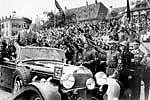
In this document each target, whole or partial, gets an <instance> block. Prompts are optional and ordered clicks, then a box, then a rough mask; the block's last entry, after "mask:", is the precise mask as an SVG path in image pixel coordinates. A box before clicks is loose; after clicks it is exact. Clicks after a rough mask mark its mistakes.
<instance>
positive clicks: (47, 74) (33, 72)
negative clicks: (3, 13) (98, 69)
mask: <svg viewBox="0 0 150 100" xmlns="http://www.w3.org/2000/svg"><path fill="white" fill-rule="evenodd" d="M14 44H15V47H16V55H17V56H16V59H15V60H13V61H11V60H4V61H2V62H1V65H0V75H1V76H0V85H1V86H2V87H6V88H9V89H11V90H12V92H13V93H14V94H16V95H17V94H19V92H20V91H21V90H22V88H24V87H25V90H26V89H28V86H31V85H32V86H33V85H34V86H35V87H36V88H38V87H40V88H41V90H40V88H38V90H40V92H42V91H43V93H47V95H48V94H50V95H52V96H53V97H51V96H48V97H50V98H53V99H55V100H57V97H59V96H54V95H56V94H57V93H59V95H61V100H64V99H67V100H69V99H70V100H73V99H83V100H90V99H91V98H92V93H91V91H90V90H92V89H94V87H95V81H94V79H93V78H92V77H93V75H92V72H91V71H90V70H89V69H87V68H85V67H83V66H74V65H70V64H65V63H64V62H65V53H64V51H63V50H60V49H56V48H49V47H33V46H19V45H18V44H17V43H14ZM41 82H46V84H44V83H41ZM47 83H48V84H47ZM55 87H57V89H56V88H55ZM32 88H33V87H32ZM32 88H29V91H28V92H27V93H25V94H26V95H27V96H25V97H29V98H27V100H30V99H31V100H32V99H33V98H34V99H33V100H39V99H38V98H39V96H40V95H39V96H35V95H32V93H33V91H34V90H35V89H32ZM44 91H46V92H44ZM54 91H55V93H54ZM34 92H35V91H34ZM20 93H21V92H20ZM33 94H34V93H33ZM47 95H46V96H47ZM30 96H31V97H30ZM33 96H34V97H33ZM42 96H45V95H42ZM48 97H47V98H48ZM55 97H56V98H55ZM23 100H26V99H23ZM43 100H44V99H43Z"/></svg>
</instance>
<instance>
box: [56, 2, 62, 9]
mask: <svg viewBox="0 0 150 100" xmlns="http://www.w3.org/2000/svg"><path fill="white" fill-rule="evenodd" d="M55 5H56V7H57V9H58V10H59V11H62V8H61V6H60V5H59V3H58V1H57V0H55Z"/></svg>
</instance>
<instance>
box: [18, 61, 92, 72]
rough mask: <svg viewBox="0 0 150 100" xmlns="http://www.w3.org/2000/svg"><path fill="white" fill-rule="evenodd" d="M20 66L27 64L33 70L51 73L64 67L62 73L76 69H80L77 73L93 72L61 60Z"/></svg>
mask: <svg viewBox="0 0 150 100" xmlns="http://www.w3.org/2000/svg"><path fill="white" fill-rule="evenodd" d="M18 66H26V67H29V68H30V69H31V70H34V71H41V72H46V73H49V74H53V73H54V71H55V69H56V68H58V69H62V74H73V73H74V72H75V71H76V72H77V71H78V72H77V73H82V74H86V73H88V74H89V73H90V74H92V72H91V71H90V70H89V69H88V68H86V67H84V66H75V65H70V64H65V63H61V62H49V63H46V64H45V63H36V64H35V63H33V64H32V63H30V64H29V63H20V64H18ZM80 69H81V70H80Z"/></svg>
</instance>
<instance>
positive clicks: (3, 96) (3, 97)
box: [0, 82, 150, 100]
mask: <svg viewBox="0 0 150 100" xmlns="http://www.w3.org/2000/svg"><path fill="white" fill-rule="evenodd" d="M11 96H12V94H11V93H9V92H6V91H5V90H3V89H0V100H11ZM140 100H144V86H143V82H142V86H141V97H140ZM149 100H150V97H149Z"/></svg>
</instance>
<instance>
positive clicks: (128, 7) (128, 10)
mask: <svg viewBox="0 0 150 100" xmlns="http://www.w3.org/2000/svg"><path fill="white" fill-rule="evenodd" d="M127 18H128V19H129V21H130V4H129V0H127Z"/></svg>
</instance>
